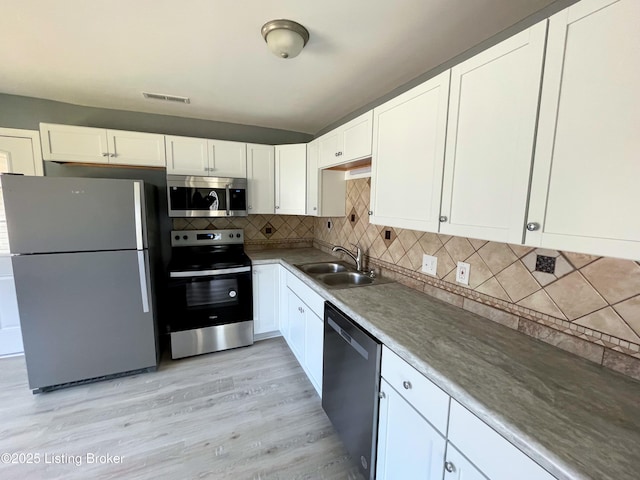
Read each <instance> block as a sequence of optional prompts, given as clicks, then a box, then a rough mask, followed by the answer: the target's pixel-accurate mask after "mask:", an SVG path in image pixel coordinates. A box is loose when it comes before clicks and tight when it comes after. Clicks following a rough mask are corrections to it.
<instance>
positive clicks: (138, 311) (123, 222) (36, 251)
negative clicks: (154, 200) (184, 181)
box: [0, 175, 158, 392]
mask: <svg viewBox="0 0 640 480" xmlns="http://www.w3.org/2000/svg"><path fill="white" fill-rule="evenodd" d="M0 182H1V186H2V194H3V197H4V204H5V212H6V218H7V226H8V232H9V249H10V252H11V261H12V265H13V272H14V278H15V285H16V292H17V298H18V310H19V313H20V323H21V328H22V339H23V342H24V349H25V360H26V364H27V371H28V377H29V386H30V388H31V389H32V390H34V391H35V392H40V391H46V390H49V389H52V388H59V387H60V386H67V385H69V384H75V383H76V382H83V381H87V380H95V379H100V378H103V377H106V376H112V375H120V374H125V373H131V372H133V371H140V370H149V369H155V368H156V367H157V361H158V353H157V352H158V348H157V331H156V325H155V319H154V296H153V290H152V278H153V276H152V272H151V269H152V268H153V264H152V263H151V262H150V258H153V255H151V256H150V249H151V251H152V252H153V242H150V239H152V238H153V225H154V222H153V218H152V215H151V214H150V212H148V211H147V208H146V207H147V201H146V200H148V197H149V192H150V190H148V189H145V185H144V183H143V182H142V181H137V180H110V179H93V178H50V177H26V176H12V175H9V176H7V175H4V176H2V177H0ZM145 192H147V195H145Z"/></svg>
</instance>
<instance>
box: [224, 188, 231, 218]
mask: <svg viewBox="0 0 640 480" xmlns="http://www.w3.org/2000/svg"><path fill="white" fill-rule="evenodd" d="M230 187H231V184H230V183H227V185H226V187H225V190H226V193H227V217H228V216H229V215H230V212H229V204H230V203H231V190H230V189H229V188H230Z"/></svg>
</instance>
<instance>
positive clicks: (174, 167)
mask: <svg viewBox="0 0 640 480" xmlns="http://www.w3.org/2000/svg"><path fill="white" fill-rule="evenodd" d="M164 139H165V144H166V148H167V173H169V174H173V175H208V174H209V154H208V153H207V141H206V140H205V139H204V138H191V137H174V136H170V135H167V136H165V137H164Z"/></svg>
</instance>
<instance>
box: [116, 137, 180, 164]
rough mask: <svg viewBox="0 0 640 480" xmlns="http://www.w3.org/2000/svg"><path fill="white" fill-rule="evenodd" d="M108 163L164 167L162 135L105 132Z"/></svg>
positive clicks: (165, 162)
mask: <svg viewBox="0 0 640 480" xmlns="http://www.w3.org/2000/svg"><path fill="white" fill-rule="evenodd" d="M107 138H108V140H109V163H112V164H116V165H137V166H144V167H163V168H164V167H166V165H167V161H166V158H165V148H164V135H158V134H155V133H140V132H126V131H121V130H107Z"/></svg>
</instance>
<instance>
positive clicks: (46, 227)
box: [0, 176, 147, 253]
mask: <svg viewBox="0 0 640 480" xmlns="http://www.w3.org/2000/svg"><path fill="white" fill-rule="evenodd" d="M0 180H1V181H2V191H3V195H4V201H5V211H6V216H7V227H8V230H9V247H10V250H11V253H50V252H84V251H98V250H126V249H142V248H146V246H147V243H146V234H145V232H146V228H145V227H146V225H145V215H144V188H143V186H144V185H143V183H142V182H140V181H135V180H112V179H100V178H60V177H56V178H54V177H26V176H2V177H1V178H0Z"/></svg>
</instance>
